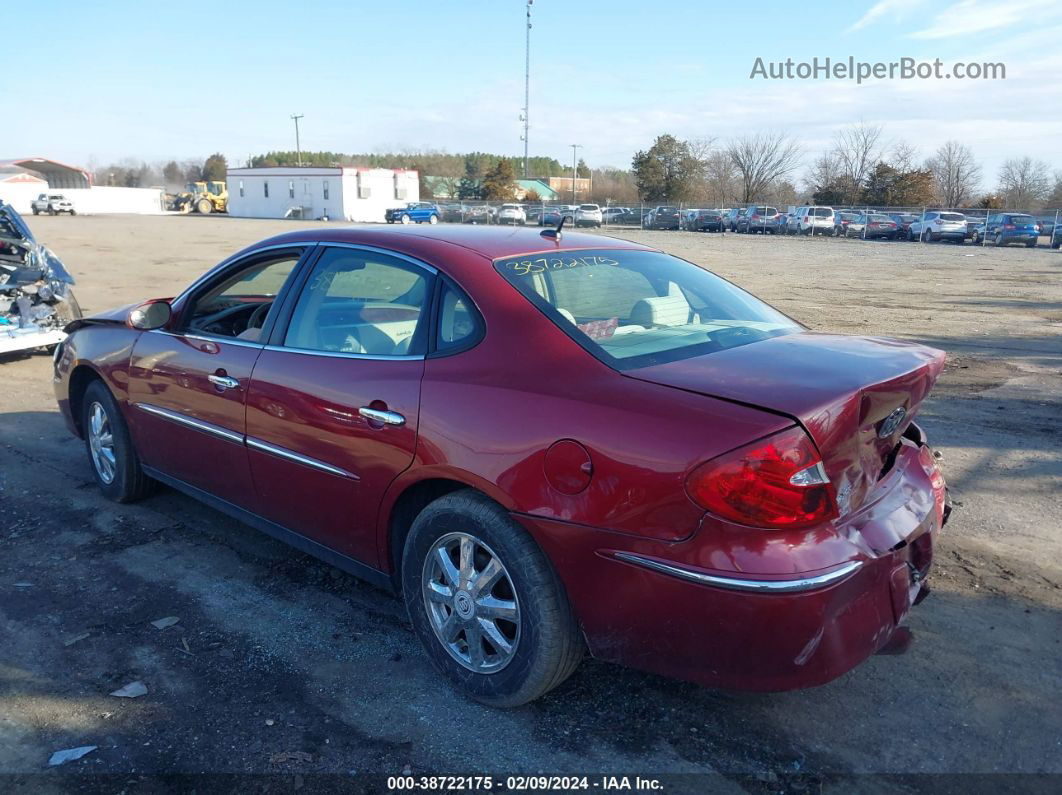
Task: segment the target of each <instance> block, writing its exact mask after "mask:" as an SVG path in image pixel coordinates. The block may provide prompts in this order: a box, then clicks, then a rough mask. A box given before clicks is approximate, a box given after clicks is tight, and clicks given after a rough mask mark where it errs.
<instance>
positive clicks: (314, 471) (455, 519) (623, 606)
mask: <svg viewBox="0 0 1062 795" xmlns="http://www.w3.org/2000/svg"><path fill="white" fill-rule="evenodd" d="M544 231H545V232H546V234H545V235H544V234H542V233H541V232H538V231H537V230H530V229H515V230H511V229H505V230H503V229H495V228H479V229H471V228H469V227H467V226H446V227H437V228H436V229H433V230H428V231H424V232H420V233H418V234H416V235H405V234H402V235H400V234H395V232H394V231H392V230H388V229H386V227H384V228H380V227H375V228H374V227H345V228H342V227H323V228H316V229H301V230H298V231H294V232H289V233H286V234H282V235H279V236H275V237H272V238H270V239H268V240H265V241H262V242H261V243H258V244H256V245H252V246H251V247H249V248H246V249H244V250H243V251H241V252H240V253H238V254H236V255H233V256H230V257H228V258H227V259H225V260H224V261H223V262H222V264H220V265H219V266H217V267H216V268H214V269H213V270H211V271H210V272H208V273H207V274H205V275H204V276H202V277H201V278H199V279H197V280H196V281H195V282H193V283H192V284H191V285H190V286H189V287H188V288H187V289H186V290H184V291H183V292H182V293H181V294H180V295H178V296H177V297H176V298H174V299H172V300H158V299H155V300H151V301H148V302H146V303H143V304H140V305H138V306H135V307H133V308H132V309H130V308H129V307H125V308H122V309H115V310H111V311H108V312H103V313H100V314H97V315H95V316H93V317H92V318H91V319H89V320H84V321H78V322H75V323H74V324H73V325H72V326H71V327H70V336H69V337H68V338H67V339H66V340H65V341H64V342H63V343H62V345H61V346H60V348H59V350H58V351H57V352H56V356H55V360H54V362H55V363H54V377H53V383H54V388H55V393H56V397H57V399H58V404H59V409H60V412H61V415H62V416H63V418H64V420H65V422H66V424H67V426H68V427H69V429H70V430H71V431H72V432H73V433H74V434H76V435H77V436H79V437H81V438H82V439H83V440H84V443H85V451H86V456H87V459H88V464H89V469H90V471H91V472H92V477H93V478H94V479H95V482H96V484H97V485H98V487H99V488H100V490H101V491H102V493H103V495H104V496H105V497H107V498H109V499H111V500H114V501H117V502H130V501H133V500H136V499H139V498H141V497H143V496H145V495H146V494H148V493H149V492H150V491H151V488H152V486H153V485H154V484H155V483H159V482H161V483H164V484H167V485H169V486H170V487H172V488H174V489H176V490H178V491H181V492H184V493H185V494H187V495H190V496H192V497H194V498H196V499H199V500H202V501H204V502H206V503H207V504H208V505H211V506H213V507H215V508H217V509H219V510H221V511H223V512H225V513H226V514H228V515H230V516H233V517H236V518H238V519H240V520H242V521H245V522H247V523H248V524H251V525H253V526H255V527H257V528H259V529H261V530H263V531H265V532H266V533H269V534H271V535H273V536H275V537H277V538H279V539H282V540H284V541H286V542H287V543H289V544H291V545H293V546H295V547H296V548H297V549H299V550H301V551H303V552H305V553H309V554H312V555H316V556H318V557H320V558H322V559H324V560H326V561H327V562H328V563H330V564H332V565H334V566H336V567H338V568H340V569H342V570H344V571H347V572H351V573H353V574H356V575H358V576H359V577H361V578H363V579H365V580H367V581H368V582H370V583H373V584H375V585H376V586H378V587H380V588H382V589H388V590H392V591H394V592H396V593H398V594H400V598H401V599H402V600H403V601H404V603H405V608H406V611H407V615H408V617H409V621H410V623H411V624H412V628H413V631H414V633H415V634H416V635H417V637H418V638H419V639H420V641H421V642H422V644H423V646H424V651H425V654H426V655H427V656H428V657H430V658H431V660H432V662H433V663H434V664H435V666H436V667H437V668H438V669H439V670H440V671H441V672H442V673H443V674H444V675H445V676H446V677H448V678H449V679H450V680H451V681H452V682H453V684H454V685H455V686H456V687H457V688H458V689H459V690H460V691H462V692H463V693H466V694H468V695H469V696H471V697H472V698H475V699H478V700H479V701H482V702H485V703H487V704H491V705H495V706H504V707H511V706H515V705H518V704H522V703H525V702H527V701H530V700H532V699H534V698H536V697H538V696H541V695H542V694H544V693H546V692H547V691H549V690H550V689H551V688H553V687H555V686H557V685H558V684H560V683H561V682H562V681H564V679H565V678H567V677H568V676H569V675H570V674H571V673H572V672H573V671H574V670H575V668H576V667H577V666H578V664H579V662H580V660H581V658H582V657H583V656H584V651H586V650H588V651H589V653H590V654H591V655H593V656H596V657H599V658H602V659H605V660H609V661H612V662H617V663H624V664H628V665H633V666H637V667H640V668H644V669H647V670H651V671H654V672H656V673H659V674H664V675H668V676H673V677H679V678H683V679H689V680H693V681H697V682H701V683H703V684H706V685H709V686H712V687H726V688H742V689H762V690H784V689H791V688H799V687H809V686H814V685H819V684H822V683H824V682H827V681H829V680H832V679H835V678H836V677H839V676H841V675H843V674H844V673H845V672H847V671H848V670H850V669H851V668H853V667H854V666H856V665H858V664H860V663H861V662H862V661H864V660H866V659H867V658H868V657H869V656H870V655H872V654H874V653H875V652H878V651H883V650H885V651H888V650H898V649H900V648H902V647H903V646H904V645H905V644H906V642H907V641H908V639H909V633H908V631H907V630H906V629H905V628H904V627H903V622H904V620H905V618H906V616H907V614H908V612H909V610H910V609H911V608H912V606H913V605H914V604H917V603H918V602H920V601H921V600H922V598H923V597H924V596H925V595H926V586H925V579H926V576H927V575H928V574H929V571H930V566H931V561H932V558H933V548H934V545H935V543H936V539H937V536H938V534H939V531H940V529H941V527H942V526H943V525H944V523H945V521H946V520H947V518H948V506H947V499H946V491H945V484H944V480H943V477H942V476H941V473H940V471H939V469H938V467H937V463H936V460H935V458H934V455H933V451H932V450H931V449H930V448H929V446H928V444H927V441H926V437H925V434H924V432H923V431H922V429H921V428H920V427H919V426H918V425H917V424H915V422H914V421H913V419H914V417H915V415H916V414H917V412H918V410H919V408H920V405H921V403H922V401H923V400H924V398H925V397H926V395H927V393H928V392H929V389H930V387H931V386H932V384H933V382H934V381H935V380H936V378H937V377H938V375H939V374H940V372H941V370H942V368H943V366H944V353H943V352H942V351H939V350H935V349H933V348H928V347H925V346H922V345H919V344H915V343H909V342H901V341H898V340H886V339H881V338H876V337H844V336H839V335H833V334H819V333H811V332H809V331H807V330H806V329H805V328H804V327H803V326H801V325H799V324H797V323H796V322H794V321H792V320H790V319H789V318H787V317H786V316H784V315H782V314H781V313H779V312H777V311H775V310H773V309H772V308H771V307H769V306H767V305H766V304H764V303H762V302H760V301H758V300H757V299H756V298H754V297H753V296H752V295H750V294H748V293H746V292H744V291H743V290H741V289H740V288H738V287H736V286H735V285H733V284H731V283H730V282H727V281H725V280H723V279H721V278H719V277H717V276H715V275H714V274H712V273H710V272H708V271H707V270H705V269H703V268H701V267H698V266H697V265H693V264H691V263H689V262H686V261H684V260H680V259H677V258H675V257H672V256H670V255H668V254H665V253H663V252H661V251H657V250H653V249H651V248H648V247H645V246H641V245H637V244H634V243H628V242H624V241H620V240H614V239H609V238H602V237H600V236H597V235H586V234H579V233H577V232H571V233H566V234H565V235H563V237H562V238H561V239H557V238H556V237H555V236H549V230H544ZM485 262H486V263H491V264H490V265H486V266H485V264H484V263H485ZM491 265H493V267H491ZM528 340H533V341H534V344H528ZM131 374H135V375H134V377H130V375H131ZM499 396H504V399H499ZM68 488H72V485H71V486H68ZM175 532H181V531H180V529H178V530H176V531H175ZM383 612H385V611H383ZM665 619H666V620H665ZM820 641H821V642H820ZM886 672H888V667H883V668H882V669H881V670H880V671H878V672H876V675H880V674H882V673H886ZM595 674H596V675H598V676H607V675H609V672H608V669H607V668H601V669H597V671H596V672H595Z"/></svg>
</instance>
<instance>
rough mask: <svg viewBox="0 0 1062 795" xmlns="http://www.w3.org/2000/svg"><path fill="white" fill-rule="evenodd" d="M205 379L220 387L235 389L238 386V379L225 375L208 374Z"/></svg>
mask: <svg viewBox="0 0 1062 795" xmlns="http://www.w3.org/2000/svg"><path fill="white" fill-rule="evenodd" d="M207 381H209V382H210V383H212V384H213V385H214V386H216V387H220V388H221V389H237V388H238V387H239V386H240V382H239V381H237V380H236V379H235V378H232V377H230V376H227V375H208V376H207Z"/></svg>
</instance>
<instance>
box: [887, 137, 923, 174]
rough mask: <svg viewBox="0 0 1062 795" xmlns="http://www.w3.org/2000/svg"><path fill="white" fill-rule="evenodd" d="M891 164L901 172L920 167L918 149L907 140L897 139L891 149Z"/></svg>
mask: <svg viewBox="0 0 1062 795" xmlns="http://www.w3.org/2000/svg"><path fill="white" fill-rule="evenodd" d="M889 165H890V166H892V167H893V168H895V169H896V170H897V171H899V172H901V173H908V172H910V171H916V170H917V169H918V149H916V148H915V147H914V146H913V145H912V144H909V143H907V141H896V143H894V144H893V145H892V149H891V150H890V151H889Z"/></svg>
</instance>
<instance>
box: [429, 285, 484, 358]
mask: <svg viewBox="0 0 1062 795" xmlns="http://www.w3.org/2000/svg"><path fill="white" fill-rule="evenodd" d="M482 330H483V321H482V319H480V317H479V313H478V312H476V308H475V307H474V306H473V305H472V301H471V300H470V299H469V297H468V296H467V295H465V294H464V292H462V291H461V290H460V289H458V288H457V287H454V286H453V285H451V284H450V283H448V282H443V284H442V290H441V291H440V296H439V328H438V331H437V333H436V336H435V349H436V350H437V351H449V350H455V349H457V348H463V347H465V346H468V345H471V344H472V343H474V342H475V341H476V340H477V339H479V337H480V335H481V334H482Z"/></svg>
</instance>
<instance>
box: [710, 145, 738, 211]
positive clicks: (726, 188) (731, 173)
mask: <svg viewBox="0 0 1062 795" xmlns="http://www.w3.org/2000/svg"><path fill="white" fill-rule="evenodd" d="M738 192H739V191H738V175H737V169H736V168H735V166H734V161H733V160H732V159H731V158H730V156H729V155H728V154H727V153H726V152H722V151H716V152H712V154H710V155H709V156H708V159H707V160H706V161H705V163H704V194H705V198H706V199H707V200H708V203H709V204H710V205H711V206H713V207H727V206H729V205H730V203H731V202H732V201H733V200H734V199H736V198H737V196H738Z"/></svg>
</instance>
